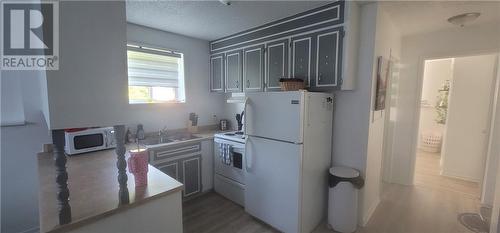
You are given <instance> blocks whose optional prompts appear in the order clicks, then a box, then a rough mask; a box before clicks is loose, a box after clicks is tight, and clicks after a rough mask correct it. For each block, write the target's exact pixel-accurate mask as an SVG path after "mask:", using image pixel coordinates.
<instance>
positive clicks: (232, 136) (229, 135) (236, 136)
mask: <svg viewBox="0 0 500 233" xmlns="http://www.w3.org/2000/svg"><path fill="white" fill-rule="evenodd" d="M215 137H217V138H223V139H228V140H233V141H238V142H240V143H244V141H245V134H244V133H243V132H241V131H235V132H226V133H220V134H215Z"/></svg>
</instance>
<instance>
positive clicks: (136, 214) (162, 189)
mask: <svg viewBox="0 0 500 233" xmlns="http://www.w3.org/2000/svg"><path fill="white" fill-rule="evenodd" d="M134 147H136V145H132V144H131V145H127V150H129V149H132V148H134ZM148 166H149V167H148V169H149V172H148V174H147V179H148V184H147V185H146V186H138V187H136V185H135V182H134V175H133V174H131V173H130V172H129V171H128V170H127V171H126V175H127V178H128V182H127V183H126V189H127V191H128V197H129V203H122V202H120V197H119V191H120V185H119V183H118V180H117V175H118V169H117V154H116V153H115V150H104V151H97V152H92V153H86V154H81V155H77V156H69V157H67V161H66V171H67V174H68V179H67V184H68V190H69V194H70V195H69V203H68V204H69V206H70V212H71V221H70V222H69V223H66V224H60V221H59V220H60V219H59V211H60V203H58V199H57V196H58V191H59V188H58V185H57V183H56V173H57V171H56V165H55V160H54V155H53V153H39V154H38V174H39V186H40V187H39V214H40V232H43V233H45V232H182V198H181V196H182V187H183V185H182V184H181V183H180V182H178V181H176V180H175V179H173V178H171V177H170V176H168V175H166V174H164V173H163V172H161V171H160V170H158V169H156V168H155V167H153V166H151V165H148ZM146 213H149V214H146ZM151 213H154V214H151Z"/></svg>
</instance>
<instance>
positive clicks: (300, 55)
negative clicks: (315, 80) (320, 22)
mask: <svg viewBox="0 0 500 233" xmlns="http://www.w3.org/2000/svg"><path fill="white" fill-rule="evenodd" d="M311 42H312V38H311V37H310V36H302V37H297V38H292V46H291V51H292V68H291V72H292V74H291V76H290V77H291V78H300V79H303V80H304V81H305V82H306V84H307V85H308V86H309V85H310V81H311V76H312V70H311V68H312V67H311V64H313V63H312V62H311V59H312V51H313V50H312V43H311Z"/></svg>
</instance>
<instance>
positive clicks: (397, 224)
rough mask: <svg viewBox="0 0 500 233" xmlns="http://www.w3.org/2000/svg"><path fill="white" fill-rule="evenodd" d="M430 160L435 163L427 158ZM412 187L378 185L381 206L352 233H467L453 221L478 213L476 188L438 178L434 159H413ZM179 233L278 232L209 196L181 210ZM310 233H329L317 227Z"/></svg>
mask: <svg viewBox="0 0 500 233" xmlns="http://www.w3.org/2000/svg"><path fill="white" fill-rule="evenodd" d="M432 156H434V157H432ZM415 182H416V185H415V186H403V185H396V184H383V188H382V189H383V190H384V193H383V195H382V197H381V202H380V204H379V206H378V207H377V209H376V211H375V212H374V214H373V216H372V218H371V219H370V221H369V222H368V224H367V225H366V226H365V227H363V228H359V229H358V231H356V232H357V233H471V231H469V230H468V229H467V228H465V227H464V226H462V225H461V224H460V223H459V222H458V221H457V215H458V214H459V213H466V212H472V213H477V211H478V208H479V198H478V196H479V188H478V187H477V185H476V184H474V183H471V182H466V181H462V180H457V179H452V178H446V177H442V176H440V175H439V157H436V155H433V154H424V155H422V154H420V155H419V157H417V168H416V176H415ZM183 208H184V209H183V212H184V214H183V215H184V219H183V220H184V232H186V233H191V232H193V233H194V232H196V233H198V232H199V233H204V232H207V233H208V232H214V233H215V232H217V233H218V232H221V233H225V232H227V233H229V232H231V233H232V232H238V233H250V232H252V233H258V232H277V231H276V230H274V229H273V228H271V227H270V226H268V225H266V224H265V223H262V222H260V221H258V220H256V219H254V218H253V217H251V216H250V215H248V214H247V213H245V210H244V209H243V208H242V207H241V206H239V205H237V204H234V203H233V202H231V201H229V200H227V199H225V198H224V197H222V196H220V195H218V194H216V193H213V192H211V193H208V194H205V195H203V196H200V197H198V198H196V199H193V200H190V201H187V202H185V203H184V205H183ZM313 232H314V233H327V232H328V233H329V232H334V231H332V230H330V229H328V227H327V224H326V223H325V222H324V223H321V224H320V225H319V226H318V227H317V228H316V229H315V230H314V231H313Z"/></svg>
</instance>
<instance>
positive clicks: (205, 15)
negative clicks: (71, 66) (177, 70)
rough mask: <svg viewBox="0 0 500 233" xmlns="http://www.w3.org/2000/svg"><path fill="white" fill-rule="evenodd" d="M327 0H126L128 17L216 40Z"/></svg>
mask: <svg viewBox="0 0 500 233" xmlns="http://www.w3.org/2000/svg"><path fill="white" fill-rule="evenodd" d="M325 4H328V1H311V0H310V1H231V5H230V6H225V5H223V4H222V3H220V2H219V1H213V0H212V1H207V0H205V1H138V0H127V21H128V22H131V23H135V24H139V25H144V26H148V27H152V28H156V29H160V30H164V31H169V32H174V33H178V34H182V35H186V36H191V37H195V38H200V39H205V40H214V39H218V38H220V37H224V36H228V35H231V34H234V33H237V32H240V31H243V30H246V29H250V28H253V27H257V26H260V25H262V24H265V23H269V22H272V21H274V20H278V19H281V18H285V17H287V16H291V15H294V14H297V13H300V12H304V11H307V10H310V9H313V8H316V7H319V6H322V5H325Z"/></svg>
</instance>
